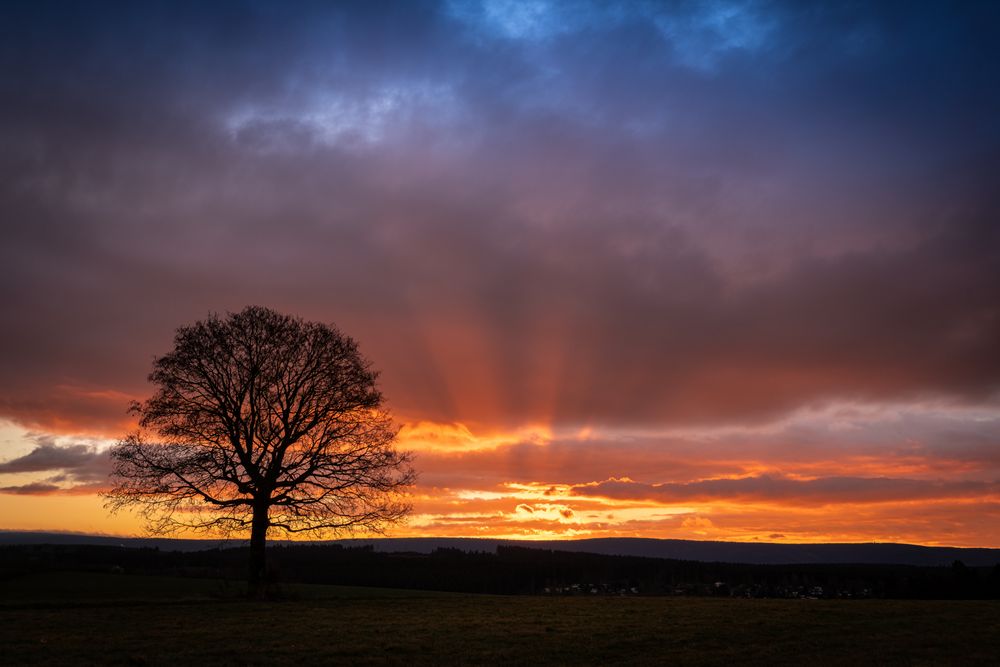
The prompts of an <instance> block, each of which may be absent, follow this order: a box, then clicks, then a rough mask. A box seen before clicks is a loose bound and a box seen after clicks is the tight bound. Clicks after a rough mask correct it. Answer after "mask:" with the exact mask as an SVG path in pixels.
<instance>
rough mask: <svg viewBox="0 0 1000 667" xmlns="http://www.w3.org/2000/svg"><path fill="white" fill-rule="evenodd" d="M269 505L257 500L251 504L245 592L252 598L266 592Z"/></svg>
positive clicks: (259, 596)
mask: <svg viewBox="0 0 1000 667" xmlns="http://www.w3.org/2000/svg"><path fill="white" fill-rule="evenodd" d="M268 509H270V508H269V506H268V504H267V502H266V501H261V500H258V501H256V502H254V506H253V524H252V525H251V528H250V573H249V578H248V579H247V592H248V593H249V595H250V597H252V598H262V597H264V595H265V593H266V584H267V582H266V577H267V552H266V550H265V547H266V545H267V527H268V524H269V517H268Z"/></svg>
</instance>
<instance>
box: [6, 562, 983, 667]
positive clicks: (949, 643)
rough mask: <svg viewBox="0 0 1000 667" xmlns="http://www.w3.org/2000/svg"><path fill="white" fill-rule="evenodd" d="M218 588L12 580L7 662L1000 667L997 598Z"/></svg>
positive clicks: (79, 578)
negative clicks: (274, 597) (241, 594)
mask: <svg viewBox="0 0 1000 667" xmlns="http://www.w3.org/2000/svg"><path fill="white" fill-rule="evenodd" d="M233 588H234V586H233V585H229V586H226V585H224V584H220V583H219V582H214V581H206V580H190V579H170V578H165V577H162V578H161V577H133V576H128V575H76V574H65V575H59V574H56V575H53V574H48V575H36V576H32V577H22V578H18V579H13V580H8V581H5V582H3V585H2V593H0V646H3V655H4V658H3V662H4V663H5V664H88V663H89V664H97V663H99V664H140V665H142V664H149V665H176V664H194V663H199V662H207V663H211V664H232V665H271V664H324V663H351V664H357V663H362V664H386V663H388V664H401V663H407V664H435V663H437V664H445V663H505V664H539V663H544V664H581V663H585V664H607V663H640V664H666V663H672V664H722V663H729V662H733V661H739V662H741V663H743V662H755V663H760V664H801V663H802V662H803V661H808V662H809V663H812V664H817V663H818V664H848V663H859V662H860V663H862V664H955V665H959V664H961V665H966V664H983V665H985V664H995V663H996V658H997V656H998V655H1000V602H996V601H898V600H857V601H839V600H829V601H826V600H733V599H711V598H708V599H706V598H698V599H694V598H590V597H561V598H548V597H528V596H510V597H504V596H475V595H459V594H444V593H423V592H415V591H396V590H385V589H365V588H347V587H334V586H308V587H305V586H303V587H296V588H293V589H290V590H288V591H286V593H287V596H288V599H286V600H284V601H280V602H270V603H258V602H248V601H245V600H241V599H238V598H234V597H233V594H234V590H233Z"/></svg>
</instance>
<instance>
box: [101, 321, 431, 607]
mask: <svg viewBox="0 0 1000 667" xmlns="http://www.w3.org/2000/svg"><path fill="white" fill-rule="evenodd" d="M376 378H377V373H376V372H375V371H373V370H372V368H371V364H370V363H369V362H368V361H367V360H365V359H364V358H363V357H362V356H361V355H360V353H359V352H358V347H357V343H355V341H354V340H352V339H351V338H349V337H348V336H345V335H344V334H342V333H341V332H340V331H338V330H337V329H336V328H335V327H332V326H327V325H324V324H319V323H314V322H306V321H303V320H302V319H300V318H295V317H290V316H287V315H282V314H280V313H277V312H275V311H273V310H270V309H267V308H261V307H256V306H251V307H248V308H246V309H244V310H243V311H241V312H239V313H236V314H229V315H228V316H227V317H225V318H220V317H218V316H216V315H212V316H210V317H209V318H208V319H206V320H204V321H199V322H196V323H195V324H193V325H191V326H187V327H181V328H180V329H178V330H177V333H176V336H175V338H174V349H173V350H172V351H171V352H169V353H168V354H166V355H165V356H162V357H159V358H157V359H155V360H154V362H153V371H152V373H151V374H150V375H149V380H150V382H151V383H153V384H154V385H155V386H156V387H157V390H156V392H155V394H154V395H153V396H152V398H150V399H148V400H146V401H145V402H143V403H133V404H132V406H131V410H132V412H134V413H135V414H136V415H137V416H138V417H139V426H140V430H139V431H137V432H135V433H133V434H130V435H128V436H127V437H125V438H124V439H123V440H121V441H120V442H119V443H118V444H117V445H116V446H115V447H114V448H113V449H112V451H111V458H112V461H113V470H112V481H113V484H114V487H113V488H112V489H111V490H110V491H109V492H108V493H107V494H106V498H107V505H108V507H109V508H110V509H111V510H112V511H118V510H120V509H122V508H125V507H137V508H138V509H139V511H140V512H141V514H142V515H143V516H144V518H145V519H146V520H147V525H148V528H149V529H150V530H151V532H154V533H159V534H163V533H167V532H172V531H174V530H177V529H202V530H208V531H214V532H223V533H227V534H228V533H232V532H234V531H235V532H242V531H244V530H246V528H247V527H250V568H249V578H248V581H249V590H250V593H251V594H252V595H257V596H259V595H262V594H263V591H264V588H263V583H264V577H265V572H266V567H265V565H266V563H265V544H266V539H267V533H268V530H270V529H281V530H284V531H287V532H289V533H298V532H303V531H318V532H319V533H320V534H338V533H342V532H344V531H353V530H357V529H364V530H368V531H376V532H381V531H382V530H383V529H384V528H385V527H386V526H387V525H388V524H392V523H395V522H398V521H400V520H401V519H402V518H403V517H404V516H405V514H406V513H407V512H408V511H409V509H410V508H409V506H408V505H407V504H405V503H404V502H402V498H401V492H402V491H403V490H404V489H405V487H406V486H408V485H409V484H411V483H412V482H413V479H414V472H413V470H412V468H411V467H410V465H409V455H408V454H406V453H400V452H398V451H397V450H396V449H395V447H394V440H395V436H396V429H395V427H394V426H393V424H392V421H391V419H390V418H389V416H388V414H387V413H386V412H385V411H384V410H383V407H382V403H383V398H382V394H381V392H380V391H379V390H378V388H377V387H376V384H375V380H376Z"/></svg>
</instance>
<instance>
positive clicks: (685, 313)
mask: <svg viewBox="0 0 1000 667" xmlns="http://www.w3.org/2000/svg"><path fill="white" fill-rule="evenodd" d="M518 6H520V7H521V9H517V7H518ZM505 7H506V8H505ZM4 11H5V12H6V15H5V20H4V21H3V22H2V26H3V27H0V67H2V70H3V72H4V76H3V77H2V80H0V145H2V148H3V150H2V152H0V207H2V224H3V232H4V243H3V245H2V248H0V271H2V276H3V280H2V283H0V295H2V298H3V300H4V303H5V308H6V314H5V321H4V326H3V327H2V329H0V365H2V367H3V368H4V373H3V376H2V378H0V410H2V412H3V414H4V415H5V416H8V417H10V418H13V419H16V420H20V421H22V422H25V423H32V424H36V425H45V426H47V427H50V428H51V427H57V426H59V425H60V424H62V425H63V426H62V427H65V428H71V427H73V426H75V427H77V428H80V427H81V426H82V427H84V428H86V429H89V430H95V431H100V430H105V431H112V432H113V431H116V430H119V429H121V428H123V426H122V421H123V417H124V408H125V406H126V404H127V399H128V397H129V396H141V395H142V394H143V393H144V392H145V391H146V389H145V387H144V386H143V384H142V380H143V378H144V377H145V374H146V372H147V370H148V366H149V361H150V358H151V356H152V355H154V354H159V353H163V352H164V351H166V349H167V347H168V346H169V343H170V338H171V332H172V330H173V329H174V328H175V327H176V326H178V325H180V324H183V323H187V322H190V321H191V320H193V319H195V318H198V317H202V316H204V315H205V314H206V313H207V312H208V311H210V310H214V311H220V310H221V311H224V310H227V309H231V310H237V309H239V308H241V307H242V306H243V305H245V304H247V303H263V304H267V305H272V306H275V307H278V308H280V309H283V310H287V311H290V312H295V313H297V314H301V315H303V316H305V317H309V318H315V319H323V320H327V321H330V320H333V321H336V322H337V323H338V324H339V325H341V326H342V327H343V328H344V329H345V330H346V331H347V332H349V333H351V334H352V335H354V336H356V337H357V338H358V339H359V340H360V341H361V344H362V349H363V350H364V351H365V352H366V353H367V354H369V355H370V356H371V357H372V358H373V360H374V361H375V362H376V365H377V366H378V367H380V368H381V369H382V370H383V372H384V374H383V382H384V385H385V388H386V391H387V394H388V397H389V399H390V402H391V404H392V406H393V407H394V408H395V409H396V411H397V412H398V413H399V414H401V415H402V416H403V417H407V418H420V419H430V420H441V421H450V420H466V421H469V422H478V423H503V424H510V423H517V422H532V421H553V422H565V423H579V422H588V421H591V422H596V423H606V422H617V423H656V422H664V421H671V422H677V421H685V420H687V421H690V420H700V421H706V422H713V421H719V420H732V421H740V420H749V419H757V418H761V417H769V416H774V415H779V414H781V413H783V412H786V411H788V410H791V409H794V408H796V407H799V406H800V405H803V404H807V403H811V402H815V401H819V400H824V399H831V398H848V399H857V400H869V399H875V400H906V399H910V398H914V397H924V396H927V395H944V396H948V397H952V398H954V399H957V400H959V401H967V402H990V401H994V400H995V392H996V390H997V387H998V382H1000V355H997V353H996V345H995V341H996V340H998V339H1000V312H998V307H997V303H1000V298H998V297H1000V293H998V292H1000V281H997V280H996V275H998V269H1000V239H998V235H997V232H996V224H995V223H996V216H997V213H998V210H1000V206H998V201H997V198H996V195H995V194H994V189H995V188H994V183H993V182H992V181H993V176H992V175H993V174H995V173H996V170H997V167H998V166H1000V164H998V162H1000V159H998V158H1000V151H998V148H1000V140H998V132H1000V129H998V127H997V126H996V124H995V123H994V122H992V121H993V119H994V118H995V117H996V112H997V111H998V110H1000V108H998V107H1000V104H998V95H1000V92H998V91H1000V87H998V86H996V85H995V84H996V75H997V69H998V65H997V64H996V63H998V62H1000V58H997V55H998V54H997V53H996V50H997V47H996V45H995V44H994V43H993V41H992V39H991V37H990V35H989V26H990V25H993V24H994V21H995V18H996V17H995V16H992V15H993V14H995V13H996V11H995V9H994V8H992V7H991V6H990V5H988V4H979V5H973V4H969V5H949V6H948V7H938V8H922V7H917V6H912V5H906V6H900V7H898V8H892V7H890V6H885V7H878V8H865V7H861V8H859V7H858V6H855V5H852V4H844V5H843V6H839V5H828V6H825V7H820V8H816V7H812V8H804V7H802V6H800V5H799V3H788V4H787V5H786V4H780V3H779V4H773V3H718V4H715V5H711V6H708V5H702V4H700V3H677V4H675V5H659V4H652V3H651V4H648V5H645V4H641V3H640V4H635V5H632V4H626V5H622V6H617V5H613V4H590V3H581V4H579V5H574V6H569V5H562V4H561V3H560V4H552V5H547V4H545V3H527V4H523V5H519V4H518V3H515V4H514V5H510V6H507V5H504V4H502V3H485V4H475V5H472V4H466V3H446V4H444V5H441V6H440V7H435V6H434V5H431V4H424V3H399V4H396V5H392V6H386V7H380V8H379V9H378V11H376V10H374V9H372V8H371V5H370V4H368V3H359V4H357V5H340V6H337V7H331V6H329V5H327V4H325V3H323V4H316V5H311V4H296V5H294V7H289V6H283V5H279V4H277V3H274V4H269V3H221V4H213V5H211V7H209V8H206V7H205V6H204V5H203V4H200V3H163V4H159V5H152V6H150V5H146V4H143V5H142V6H139V5H137V4H135V3H122V4H120V5H113V4H112V5H103V6H102V8H101V9H100V10H97V11H95V10H94V9H93V8H92V7H89V6H87V5H72V4H58V3H54V4H41V3H25V4H23V5H19V6H13V7H9V8H7V9H5V10H4Z"/></svg>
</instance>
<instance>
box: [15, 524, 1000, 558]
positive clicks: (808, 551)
mask: <svg viewBox="0 0 1000 667" xmlns="http://www.w3.org/2000/svg"><path fill="white" fill-rule="evenodd" d="M270 543H271V544H273V545H280V544H283V542H282V541H281V540H271V542H270ZM314 543H315V544H341V545H344V546H349V547H359V546H369V545H370V546H371V547H372V548H373V549H375V550H376V551H382V552H413V553H431V552H432V551H434V550H435V549H442V548H446V549H459V550H461V551H467V552H476V551H485V552H495V551H496V548H497V546H498V545H513V546H521V547H525V548H529V549H550V550H553V551H571V552H578V553H594V554H602V555H613V556H643V557H647V558H669V559H675V560H688V561H703V562H718V563H747V564H757V565H793V564H847V563H857V564H885V565H923V566H938V565H951V564H952V563H953V562H954V561H956V560H960V561H962V562H963V563H965V564H966V565H969V566H992V565H995V564H998V563H1000V549H974V548H959V547H925V546H919V545H914V544H892V543H885V544H882V543H862V544H775V543H758V542H702V541H695V540H659V539H650V538H631V537H623V538H594V539H584V540H546V541H533V540H498V539H477V538H462V537H402V538H376V539H350V540H326V541H316V542H314ZM5 544H63V545H66V544H91V545H106V546H124V547H134V548H139V547H147V548H157V549H160V550H163V551H201V550H205V549H219V548H227V547H237V546H243V545H245V544H246V542H245V541H242V540H203V539H202V540H197V539H166V538H144V537H133V538H124V537H108V536H101V535H83V534H76V533H42V532H17V531H0V545H5ZM296 544H302V542H296Z"/></svg>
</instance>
